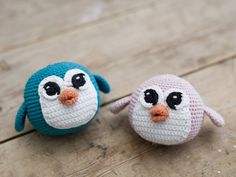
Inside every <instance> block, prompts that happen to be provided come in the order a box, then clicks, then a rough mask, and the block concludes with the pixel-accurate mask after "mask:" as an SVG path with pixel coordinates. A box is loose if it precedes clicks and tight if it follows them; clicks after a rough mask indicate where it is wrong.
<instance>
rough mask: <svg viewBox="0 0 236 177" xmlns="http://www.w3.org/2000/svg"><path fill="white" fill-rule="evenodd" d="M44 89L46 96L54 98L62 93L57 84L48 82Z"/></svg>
mask: <svg viewBox="0 0 236 177" xmlns="http://www.w3.org/2000/svg"><path fill="white" fill-rule="evenodd" d="M43 88H44V89H45V91H46V94H47V95H49V96H53V95H56V94H57V95H59V94H60V92H61V89H60V87H59V85H58V84H57V83H55V82H47V83H46V84H45V85H44V87H43Z"/></svg>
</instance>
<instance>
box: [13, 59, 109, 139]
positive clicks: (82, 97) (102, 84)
mask: <svg viewBox="0 0 236 177" xmlns="http://www.w3.org/2000/svg"><path fill="white" fill-rule="evenodd" d="M99 90H101V91H102V92H104V93H109V92H110V86H109V84H108V82H107V81H106V80H105V79H104V78H103V77H102V76H99V75H94V74H92V73H91V72H90V71H89V70H88V69H87V68H86V67H84V66H82V65H80V64H77V63H72V62H60V63H55V64H53V65H49V66H47V67H45V68H43V69H41V70H39V71H37V72H36V73H34V74H33V75H32V76H31V77H30V78H29V80H28V81H27V84H26V86H25V90H24V102H23V103H22V105H21V107H20V108H19V110H18V112H17V115H16V121H15V129H16V131H22V130H23V129H24V124H25V118H26V115H27V116H28V119H29V121H30V123H31V124H32V126H33V127H34V128H35V129H36V130H38V131H39V132H41V133H44V134H48V135H64V134H69V133H73V132H75V131H78V130H80V129H81V128H83V127H85V126H86V125H87V124H88V123H89V122H90V121H91V120H92V119H93V118H94V116H95V115H96V113H97V112H98V110H99V107H100V102H101V101H100V100H101V98H100V92H99Z"/></svg>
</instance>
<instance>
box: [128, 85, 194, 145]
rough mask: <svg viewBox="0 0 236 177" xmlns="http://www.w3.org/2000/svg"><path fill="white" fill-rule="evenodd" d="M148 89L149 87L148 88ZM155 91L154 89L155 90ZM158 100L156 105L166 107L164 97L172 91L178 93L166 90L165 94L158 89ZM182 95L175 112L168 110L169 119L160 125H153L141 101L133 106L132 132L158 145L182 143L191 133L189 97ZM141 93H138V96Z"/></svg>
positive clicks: (141, 93) (147, 110) (147, 109)
mask: <svg viewBox="0 0 236 177" xmlns="http://www.w3.org/2000/svg"><path fill="white" fill-rule="evenodd" d="M148 88H150V87H148ZM155 90H156V89H155ZM157 91H158V94H159V95H160V94H162V95H160V98H163V99H160V100H159V101H158V103H160V104H162V105H165V106H167V107H168V105H167V103H166V102H165V99H166V97H167V96H168V94H169V93H171V92H173V91H180V90H177V89H170V90H167V91H166V92H165V93H162V92H160V90H159V89H158V90H157ZM180 92H181V93H182V102H181V104H180V105H178V106H176V110H173V109H168V110H169V117H168V118H167V119H166V120H165V121H164V122H160V123H154V122H152V120H151V115H150V113H149V108H147V107H145V106H144V105H143V102H142V101H141V100H142V99H139V101H138V102H137V103H136V104H135V107H134V111H133V114H132V118H131V119H130V122H131V124H132V127H133V128H134V130H135V131H136V132H137V133H138V134H139V135H140V136H141V137H142V138H144V139H146V140H148V141H151V142H154V143H159V144H166V145H172V144H178V143H181V142H183V141H184V140H185V139H186V138H187V137H188V135H189V133H190V131H191V113H190V110H189V97H188V96H187V95H186V94H185V93H183V92H182V91H180ZM142 95H143V92H140V96H142Z"/></svg>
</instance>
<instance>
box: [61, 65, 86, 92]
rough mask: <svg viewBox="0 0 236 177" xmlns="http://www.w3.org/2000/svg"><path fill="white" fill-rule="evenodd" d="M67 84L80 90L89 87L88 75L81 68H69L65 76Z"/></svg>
mask: <svg viewBox="0 0 236 177" xmlns="http://www.w3.org/2000/svg"><path fill="white" fill-rule="evenodd" d="M64 80H65V82H66V84H67V86H71V87H74V88H76V89H79V90H85V89H86V88H87V87H88V80H89V77H88V75H87V74H86V73H85V72H84V71H82V70H80V69H72V70H69V71H68V72H67V73H66V75H65V78H64Z"/></svg>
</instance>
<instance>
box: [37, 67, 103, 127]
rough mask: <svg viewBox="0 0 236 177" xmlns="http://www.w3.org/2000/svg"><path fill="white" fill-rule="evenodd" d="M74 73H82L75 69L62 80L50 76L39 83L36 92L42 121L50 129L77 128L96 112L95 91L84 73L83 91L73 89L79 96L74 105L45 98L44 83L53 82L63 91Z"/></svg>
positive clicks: (68, 85)
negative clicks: (43, 120) (42, 117)
mask: <svg viewBox="0 0 236 177" xmlns="http://www.w3.org/2000/svg"><path fill="white" fill-rule="evenodd" d="M75 72H77V73H84V72H83V71H81V70H79V69H76V71H75V70H70V71H68V72H67V73H66V75H65V79H64V80H63V79H61V78H59V77H57V76H50V77H48V78H45V79H44V80H43V81H42V82H41V83H40V86H39V90H38V92H39V96H40V100H39V102H40V104H41V109H42V113H43V116H44V119H45V121H46V122H47V124H48V125H50V126H51V127H54V128H57V129H69V128H74V127H78V126H81V125H84V124H86V123H88V122H89V121H90V120H91V119H92V118H93V117H94V115H95V114H96V112H97V107H98V99H97V91H96V89H95V87H94V85H93V84H92V82H91V80H90V79H89V77H88V75H87V74H86V73H84V74H85V79H86V84H85V85H86V86H83V89H79V90H77V89H75V90H76V91H77V92H78V93H79V96H78V100H77V101H76V103H75V104H74V105H71V106H67V105H64V104H62V103H61V102H60V100H59V99H58V97H54V98H53V99H50V98H49V97H50V96H48V95H47V94H46V96H45V91H44V89H43V85H44V84H45V83H46V82H48V81H54V82H56V83H57V84H58V85H59V86H60V88H61V90H63V89H65V88H67V87H70V86H71V84H70V80H71V79H70V78H69V77H72V75H73V74H75ZM72 73H73V74H72Z"/></svg>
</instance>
